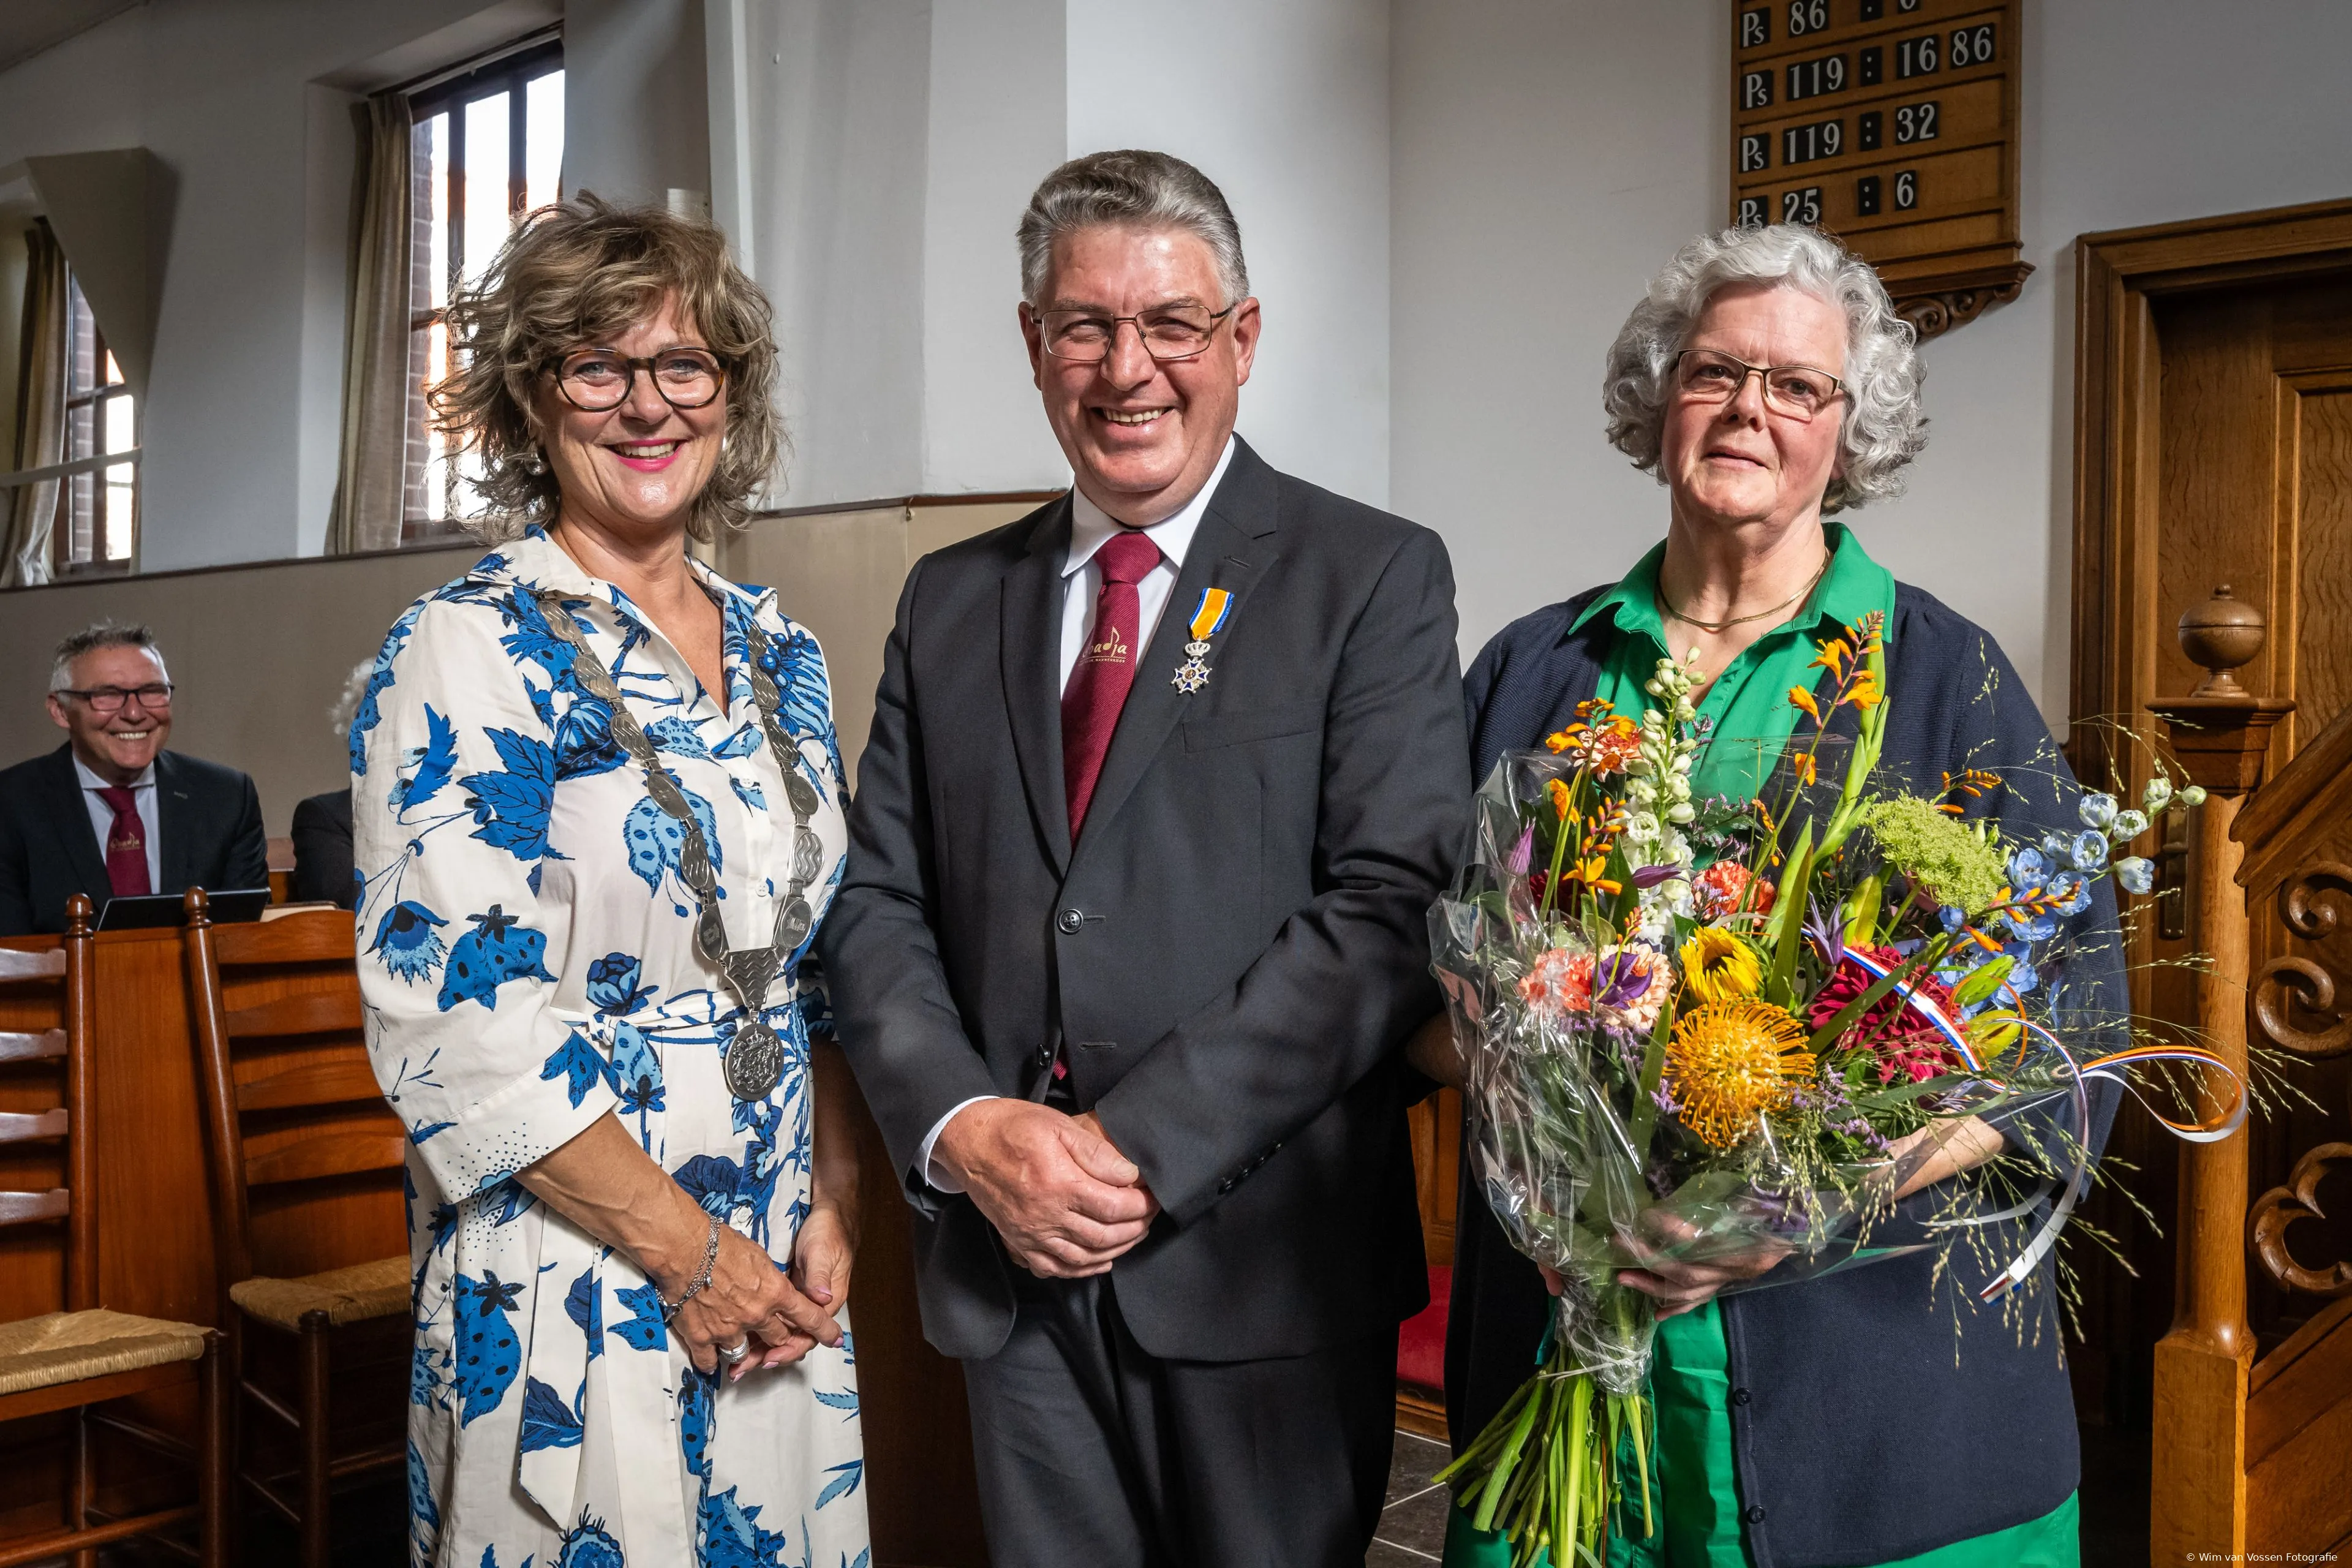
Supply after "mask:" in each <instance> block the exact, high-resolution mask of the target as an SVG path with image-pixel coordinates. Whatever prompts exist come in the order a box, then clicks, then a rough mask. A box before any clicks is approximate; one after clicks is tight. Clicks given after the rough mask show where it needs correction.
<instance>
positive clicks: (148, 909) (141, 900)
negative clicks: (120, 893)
mask: <svg viewBox="0 0 2352 1568" xmlns="http://www.w3.org/2000/svg"><path fill="white" fill-rule="evenodd" d="M206 897H208V898H209V899H211V900H212V914H213V923H214V924H215V925H232V924H235V923H236V922H237V921H257V920H259V919H260V918H261V911H262V910H266V909H268V907H269V889H267V888H227V889H223V890H221V891H220V892H217V893H207V894H206ZM182 907H183V906H182V902H181V897H180V895H179V894H177V893H142V894H139V895H137V896H136V897H133V898H127V899H109V900H106V907H105V908H104V909H102V910H99V911H98V929H99V930H100V931H152V930H153V929H155V928H156V927H158V926H175V925H178V924H179V923H180V921H181V910H182Z"/></svg>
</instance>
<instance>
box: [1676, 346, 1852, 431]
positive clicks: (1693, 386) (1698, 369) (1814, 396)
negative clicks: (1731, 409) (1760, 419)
mask: <svg viewBox="0 0 2352 1568" xmlns="http://www.w3.org/2000/svg"><path fill="white" fill-rule="evenodd" d="M1751 375H1752V376H1756V377H1758V378H1759V379H1760V380H1761V381H1762V382H1763V384H1764V406H1765V407H1767V408H1769V409H1770V410H1771V411H1772V412H1773V413H1775V414H1778V415H1780V416H1781V417H1783V418H1786V419H1794V420H1797V421H1799V422H1800V423H1803V422H1806V421H1810V420H1811V418H1812V417H1813V416H1814V415H1816V414H1819V413H1820V412H1821V411H1822V409H1824V408H1827V407H1828V406H1829V405H1831V404H1832V403H1834V402H1836V401H1837V400H1838V398H1839V396H1840V395H1843V393H1844V391H1845V383H1844V382H1843V381H1840V380H1839V379H1838V378H1837V377H1836V376H1833V375H1832V374H1830V373H1829V372H1827V371H1825V370H1815V369H1814V368H1813V367H1812V366H1811V365H1804V364H1749V363H1748V362H1747V361H1745V360H1737V359H1734V358H1732V357H1731V356H1730V355H1729V354H1727V353H1717V352H1716V351H1715V350H1713V349H1685V350H1683V352H1682V353H1678V354H1676V355H1675V391H1676V392H1677V393H1679V394H1680V395H1683V396H1685V397H1687V398H1690V399H1691V400H1692V401H1694V402H1701V403H1728V402H1730V401H1731V400H1732V399H1733V398H1735V397H1737V396H1738V395H1739V389H1740V388H1741V387H1743V386H1745V385H1747V384H1748V377H1749V376H1751Z"/></svg>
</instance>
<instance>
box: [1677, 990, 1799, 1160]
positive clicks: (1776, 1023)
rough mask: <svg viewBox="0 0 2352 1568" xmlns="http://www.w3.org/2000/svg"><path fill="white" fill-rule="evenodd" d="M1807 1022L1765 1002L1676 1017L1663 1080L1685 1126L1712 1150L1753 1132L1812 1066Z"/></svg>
mask: <svg viewBox="0 0 2352 1568" xmlns="http://www.w3.org/2000/svg"><path fill="white" fill-rule="evenodd" d="M1804 1039H1805V1026H1803V1025H1802V1024H1800V1023H1799V1022H1797V1020H1796V1018H1795V1016H1793V1015H1791V1014H1790V1012H1789V1010H1788V1009H1787V1008H1785V1007H1775V1006H1773V1005H1770V1004H1769V1003H1766V1002H1710V1003H1708V1004H1707V1005H1706V1006H1704V1007H1700V1008H1697V1009H1696V1010H1694V1011H1692V1012H1688V1013H1685V1014H1684V1015H1683V1016H1681V1017H1680V1018H1678V1019H1676V1020H1675V1030H1674V1036H1673V1037H1672V1038H1671V1039H1669V1040H1668V1041H1667V1043H1666V1077H1667V1079H1668V1082H1669V1084H1670V1085H1671V1087H1672V1088H1673V1089H1674V1095H1675V1103H1676V1104H1677V1105H1679V1106H1681V1107H1682V1111H1681V1115H1682V1120H1683V1125H1684V1126H1685V1127H1687V1128H1689V1129H1690V1130H1691V1131H1694V1132H1696V1133H1697V1134H1698V1135H1699V1136H1700V1137H1701V1138H1704V1139H1706V1141H1707V1142H1709V1143H1712V1144H1713V1145H1715V1147H1717V1148H1718V1149H1728V1148H1730V1147H1731V1146H1732V1145H1733V1144H1735V1143H1737V1142H1739V1141H1740V1140H1741V1139H1743V1138H1745V1137H1747V1136H1748V1133H1749V1132H1750V1131H1753V1130H1754V1127H1755V1125H1756V1119H1757V1118H1758V1117H1759V1115H1761V1114H1763V1113H1764V1112H1765V1111H1767V1110H1771V1109H1772V1108H1773V1107H1774V1106H1776V1105H1779V1104H1780V1103H1781V1102H1782V1101H1783V1100H1786V1099H1787V1098H1788V1093H1789V1084H1790V1081H1791V1080H1792V1079H1805V1078H1809V1077H1811V1074H1812V1070H1813V1058H1812V1053H1811V1052H1810V1051H1803V1050H1799V1049H1798V1048H1797V1047H1799V1046H1801V1045H1802V1044H1803V1043H1804Z"/></svg>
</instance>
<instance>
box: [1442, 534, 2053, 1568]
mask: <svg viewBox="0 0 2352 1568" xmlns="http://www.w3.org/2000/svg"><path fill="white" fill-rule="evenodd" d="M1825 531H1826V532H1827V534H1828V538H1829V543H1830V547H1831V550H1832V555H1831V557H1830V567H1829V570H1828V571H1827V572H1825V573H1823V574H1822V580H1821V582H1820V583H1819V584H1816V585H1815V586H1814V589H1813V592H1812V595H1811V597H1809V598H1808V599H1807V600H1806V601H1805V604H1804V605H1803V607H1802V608H1801V609H1800V610H1799V611H1798V613H1797V614H1796V615H1794V616H1790V618H1789V619H1788V620H1787V621H1785V622H1783V623H1782V624H1781V625H1780V626H1776V627H1774V628H1773V629H1772V630H1771V631H1769V632H1767V633H1765V634H1764V635H1763V636H1762V637H1759V638H1757V639H1756V640H1755V641H1754V642H1753V643H1751V644H1749V645H1748V647H1747V649H1746V650H1745V651H1743V652H1742V653H1741V654H1740V655H1739V657H1738V658H1735V659H1733V660H1732V661H1731V663H1730V664H1729V665H1728V666H1727V667H1726V668H1725V669H1724V671H1723V673H1722V674H1721V675H1720V676H1718V677H1717V679H1716V681H1715V684H1714V685H1713V686H1711V687H1709V688H1708V689H1707V693H1706V700H1704V701H1702V702H1701V703H1699V705H1698V713H1699V720H1700V721H1701V723H1702V724H1703V725H1705V726H1706V728H1707V731H1708V732H1709V733H1711V734H1716V735H1722V736H1725V737H1738V738H1739V739H1741V740H1743V741H1745V740H1749V739H1753V740H1756V741H1761V742H1768V744H1766V745H1764V746H1755V745H1739V746H1730V745H1727V746H1724V747H1722V748H1720V749H1717V748H1702V749H1701V750H1700V752H1699V753H1698V756H1697V758H1696V761H1695V763H1694V765H1693V767H1692V771H1691V787H1692V789H1693V790H1694V791H1695V792H1696V794H1698V795H1702V796H1705V795H1729V796H1732V797H1733V798H1735V799H1737V798H1738V797H1741V796H1745V795H1753V794H1754V793H1755V792H1756V789H1757V787H1758V785H1759V784H1760V783H1761V782H1762V781H1761V778H1760V777H1759V774H1760V773H1761V772H1762V760H1763V758H1764V757H1766V756H1767V755H1769V754H1772V753H1773V752H1775V751H1776V750H1777V748H1778V747H1779V746H1780V745H1781V744H1783V743H1785V742H1787V741H1788V739H1789V737H1790V735H1791V734H1793V733H1794V732H1795V730H1796V724H1797V710H1796V709H1795V708H1793V707H1791V706H1790V702H1789V689H1790V687H1792V686H1801V687H1803V688H1805V689H1807V690H1811V689H1812V688H1813V685H1814V675H1815V671H1814V670H1813V669H1812V668H1811V665H1812V661H1813V658H1814V655H1815V653H1816V651H1817V650H1816V648H1815V647H1814V643H1815V640H1816V639H1817V638H1819V637H1829V636H1833V635H1834V634H1835V630H1836V628H1837V627H1838V626H1851V625H1852V624H1853V623H1854V622H1856V621H1858V620H1860V619H1861V618H1862V617H1863V616H1865V615H1867V614H1868V613H1870V612H1871V611H1873V610H1876V611H1878V612H1880V613H1881V614H1883V615H1885V616H1888V617H1890V618H1891V617H1892V616H1893V615H1894V612H1895V579H1894V577H1893V576H1892V575H1890V574H1888V573H1887V571H1886V569H1885V567H1883V566H1881V565H1879V564H1878V563H1876V562H1874V561H1873V560H1872V559H1871V558H1870V557H1869V556H1868V555H1866V554H1864V552H1863V549H1862V546H1861V545H1860V544H1859V543H1858V542H1856V541H1855V540H1854V538H1853V534H1852V533H1850V532H1848V531H1847V530H1846V529H1845V528H1844V527H1843V525H1841V524H1838V523H1830V524H1827V525H1826V527H1825ZM1664 556H1665V546H1664V544H1660V545H1659V546H1658V547H1657V548H1655V549H1654V550H1652V551H1651V552H1649V554H1647V555H1645V556H1643V558H1642V560H1641V561H1640V563H1638V564H1636V565H1635V566H1634V568H1633V570H1632V571H1631V572H1629V573H1627V574H1625V580H1624V581H1623V582H1622V583H1620V584H1617V586H1616V587H1614V588H1612V589H1611V590H1610V591H1609V592H1608V593H1606V594H1603V595H1601V596H1600V597H1598V598H1596V599H1594V600H1593V601H1592V603H1591V604H1590V605H1586V606H1585V609H1584V613H1583V614H1582V615H1581V616H1578V617H1577V620H1576V623H1575V624H1576V625H1577V626H1584V625H1585V624H1586V623H1587V622H1590V621H1591V620H1593V619H1595V618H1596V617H1598V616H1612V617H1613V618H1614V621H1615V625H1616V626H1617V629H1618V631H1619V633H1620V634H1622V635H1620V636H1619V637H1616V638H1614V639H1613V640H1612V643H1611V645H1610V648H1609V652H1608V654H1607V656H1606V657H1605V658H1604V659H1603V661H1602V663H1601V681H1600V686H1599V689H1598V690H1596V691H1595V693H1594V695H1595V696H1597V697H1601V698H1602V699H1605V700H1608V701H1609V702H1611V703H1612V704H1614V705H1615V707H1616V709H1617V710H1618V711H1619V712H1621V713H1627V714H1639V713H1640V712H1641V711H1642V710H1643V706H1644V705H1645V704H1646V703H1647V702H1648V700H1649V699H1648V696H1647V694H1646V693H1644V692H1643V689H1642V687H1643V682H1645V681H1647V680H1648V679H1650V678H1651V677H1652V676H1653V675H1654V674H1655V673H1656V672H1657V667H1658V660H1660V659H1661V658H1666V657H1668V653H1667V648H1666V638H1665V627H1664V624H1663V622H1662V621H1661V619H1660V616H1659V613H1658V607H1657V597H1656V595H1657V584H1658V564H1659V563H1660V562H1661V561H1662V560H1663V559H1664ZM1530 1348H1531V1350H1532V1347H1530ZM1730 1360H1731V1357H1730V1351H1729V1348H1728V1346H1727V1344H1726V1343H1725V1341H1724V1337H1723V1313H1722V1309H1721V1308H1720V1307H1719V1306H1717V1304H1716V1303H1715V1302H1713V1301H1709V1302H1708V1303H1707V1304H1706V1306H1704V1307H1702V1308H1699V1309H1697V1310H1695V1311H1689V1312H1685V1313H1683V1314H1681V1315H1680V1316H1678V1317H1673V1318H1667V1319H1665V1320H1664V1321H1661V1322H1660V1323H1659V1324H1658V1337H1657V1343H1656V1350H1655V1352H1654V1358H1653V1360H1652V1363H1651V1371H1650V1394H1651V1398H1652V1400H1653V1402H1654V1405H1655V1406H1656V1410H1657V1417H1658V1436H1657V1454H1656V1464H1657V1470H1656V1475H1655V1478H1654V1480H1653V1482H1652V1495H1651V1499H1650V1505H1651V1513H1652V1517H1653V1518H1654V1520H1655V1521H1657V1523H1658V1526H1659V1528H1658V1531H1657V1533H1656V1534H1654V1535H1653V1536H1651V1537H1649V1538H1648V1539H1646V1540H1643V1539H1641V1538H1638V1537H1637V1538H1634V1539H1631V1540H1628V1539H1625V1538H1623V1537H1622V1536H1620V1535H1618V1534H1617V1533H1616V1531H1615V1530H1614V1529H1612V1531H1611V1533H1610V1537H1609V1551H1608V1559H1609V1568H1750V1565H1749V1562H1748V1548H1747V1544H1746V1542H1745V1541H1744V1540H1743V1539H1742V1534H1741V1531H1740V1510H1741V1507H1742V1504H1741V1502H1740V1500H1739V1484H1738V1474H1737V1472H1736V1470H1735V1468H1734V1466H1733V1462H1732V1447H1731V1377H1730ZM1529 1370H1530V1371H1532V1370H1533V1363H1532V1362H1530V1363H1529ZM1622 1473H1625V1474H1632V1473H1633V1470H1632V1461H1631V1458H1630V1456H1629V1457H1628V1458H1627V1462H1626V1467H1625V1469H1624V1471H1623V1472H1622ZM1636 1517H1638V1513H1637V1514H1636ZM2079 1558H2080V1546H2079V1539H2078V1530H2077V1527H2076V1521H2075V1500H2074V1498H2072V1497H2069V1498H2068V1499H2067V1500H2065V1501H2064V1502H2063V1503H2061V1504H2060V1505H2059V1506H2058V1507H2057V1508H2056V1509H2054V1510H2052V1511H2050V1512H2049V1513H2046V1514H2044V1515H2042V1517H2041V1518H2040V1519H2036V1520H2030V1521H2027V1522H2025V1523H2023V1524H2020V1525H2013V1526H2011V1528H2009V1529H2007V1530H1997V1531H1993V1532H1991V1533H1990V1534H1989V1535H1979V1536H1975V1537H1972V1538H1971V1539H1969V1540H1967V1541H1957V1542H1953V1543H1951V1544H1950V1545H1948V1546H1940V1547H1937V1549H1935V1550H1934V1551H1932V1552H1922V1553H1921V1554H1919V1555H1918V1556H1916V1557H1906V1558H1904V1559H1903V1560H1902V1561H1901V1562H1900V1563H1889V1564H1885V1565H1883V1568H2074V1565H2075V1564H2076V1563H2078V1561H2079ZM1508 1561H1509V1553H1508V1550H1507V1547H1506V1545H1505V1543H1504V1541H1503V1538H1502V1535H1501V1533H1500V1532H1499V1531H1494V1532H1488V1533H1483V1534H1482V1533H1481V1532H1480V1531H1477V1530H1475V1529H1474V1528H1472V1526H1471V1524H1470V1520H1469V1516H1468V1515H1466V1514H1465V1513H1463V1512H1462V1511H1461V1510H1459V1509H1456V1510H1454V1511H1453V1513H1452V1515H1451V1517H1450V1518H1449V1519H1448V1521H1447V1525H1446V1535H1445V1563H1446V1568H1503V1564H1505V1563H1507V1562H1508ZM1538 1561H1543V1560H1542V1559H1538ZM1874 1568H1876V1565H1874Z"/></svg>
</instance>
